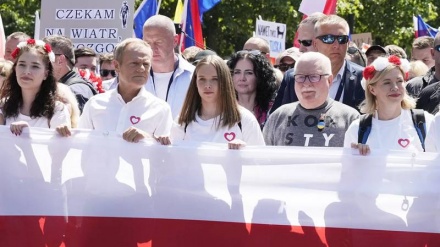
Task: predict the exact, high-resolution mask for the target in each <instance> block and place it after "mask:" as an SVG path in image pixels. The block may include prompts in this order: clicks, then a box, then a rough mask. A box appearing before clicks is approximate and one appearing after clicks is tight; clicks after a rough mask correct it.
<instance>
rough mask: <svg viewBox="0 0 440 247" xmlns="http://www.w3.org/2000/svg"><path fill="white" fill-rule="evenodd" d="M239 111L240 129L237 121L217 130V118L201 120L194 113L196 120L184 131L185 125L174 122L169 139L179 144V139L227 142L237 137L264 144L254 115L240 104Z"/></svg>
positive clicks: (245, 140)
mask: <svg viewBox="0 0 440 247" xmlns="http://www.w3.org/2000/svg"><path fill="white" fill-rule="evenodd" d="M239 111H240V115H241V121H240V123H241V129H240V127H239V126H238V123H237V124H235V125H234V126H232V128H229V127H228V126H226V127H220V128H219V129H218V130H217V129H216V123H218V118H212V119H209V120H203V119H201V118H200V117H199V116H198V115H196V121H194V122H192V123H190V124H189V125H188V126H187V128H186V132H185V130H184V128H185V126H180V125H178V124H176V123H175V124H174V125H173V128H172V131H171V139H172V141H173V143H175V144H179V143H180V142H181V141H191V142H216V143H228V142H230V141H232V140H235V139H239V140H242V141H244V142H246V145H263V146H264V145H265V143H264V139H263V134H262V133H261V129H260V125H259V124H258V121H257V119H256V118H255V116H254V115H253V114H252V113H251V112H250V111H248V110H247V109H245V108H243V107H241V106H239Z"/></svg>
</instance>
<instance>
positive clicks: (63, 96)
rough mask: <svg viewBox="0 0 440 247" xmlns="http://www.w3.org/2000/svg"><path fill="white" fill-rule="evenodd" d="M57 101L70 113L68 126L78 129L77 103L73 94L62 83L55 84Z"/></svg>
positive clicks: (78, 113) (78, 112)
mask: <svg viewBox="0 0 440 247" xmlns="http://www.w3.org/2000/svg"><path fill="white" fill-rule="evenodd" d="M56 97H57V100H59V101H61V102H62V103H64V105H65V106H66V107H67V109H69V112H70V124H71V126H72V128H76V127H78V120H79V115H80V111H79V108H78V101H77V100H76V97H75V94H73V92H72V90H70V88H69V86H67V85H64V84H62V83H57V92H56Z"/></svg>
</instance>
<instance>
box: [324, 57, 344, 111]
mask: <svg viewBox="0 0 440 247" xmlns="http://www.w3.org/2000/svg"><path fill="white" fill-rule="evenodd" d="M346 63H347V62H346V61H345V60H344V63H343V64H342V67H341V68H340V69H339V71H338V74H337V75H336V76H335V77H334V78H333V83H332V85H331V86H330V88H329V93H328V94H329V96H330V98H332V99H335V98H336V94H338V90H339V86H340V85H341V81H342V77H344V72H345V64H346ZM343 99H344V88H343V89H342V92H341V97H340V98H339V100H338V101H339V102H342V100H343Z"/></svg>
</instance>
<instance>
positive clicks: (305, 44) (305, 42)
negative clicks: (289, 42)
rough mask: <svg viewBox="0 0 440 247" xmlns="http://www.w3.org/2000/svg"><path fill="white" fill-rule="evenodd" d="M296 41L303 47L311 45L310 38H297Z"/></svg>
mask: <svg viewBox="0 0 440 247" xmlns="http://www.w3.org/2000/svg"><path fill="white" fill-rule="evenodd" d="M298 42H299V43H300V44H301V45H303V46H305V47H309V46H311V45H312V40H311V39H306V40H300V39H299V40H298Z"/></svg>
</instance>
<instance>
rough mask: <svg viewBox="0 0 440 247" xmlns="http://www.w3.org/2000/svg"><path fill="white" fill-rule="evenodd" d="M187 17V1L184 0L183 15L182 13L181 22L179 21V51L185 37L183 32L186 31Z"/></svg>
mask: <svg viewBox="0 0 440 247" xmlns="http://www.w3.org/2000/svg"><path fill="white" fill-rule="evenodd" d="M187 15H188V0H185V2H184V3H183V13H182V20H181V22H180V23H181V24H182V27H181V29H182V33H181V34H180V42H179V49H182V43H183V39H184V37H185V30H186V16H187Z"/></svg>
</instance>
